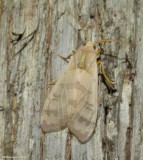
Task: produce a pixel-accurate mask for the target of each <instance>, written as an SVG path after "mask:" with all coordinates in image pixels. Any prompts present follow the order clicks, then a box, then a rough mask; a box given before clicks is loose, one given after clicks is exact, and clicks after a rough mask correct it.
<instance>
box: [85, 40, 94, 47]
mask: <svg viewBox="0 0 143 160" xmlns="http://www.w3.org/2000/svg"><path fill="white" fill-rule="evenodd" d="M86 46H88V47H93V46H94V44H93V42H92V41H88V42H87V43H86Z"/></svg>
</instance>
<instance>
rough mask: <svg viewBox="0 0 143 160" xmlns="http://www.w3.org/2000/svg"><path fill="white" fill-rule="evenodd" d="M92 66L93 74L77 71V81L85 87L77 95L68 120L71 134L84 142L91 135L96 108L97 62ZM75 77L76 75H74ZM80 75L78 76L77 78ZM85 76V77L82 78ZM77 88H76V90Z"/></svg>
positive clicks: (94, 122) (95, 117)
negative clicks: (72, 112) (71, 114)
mask: <svg viewBox="0 0 143 160" xmlns="http://www.w3.org/2000/svg"><path fill="white" fill-rule="evenodd" d="M92 67H94V69H93V74H92V75H90V74H89V73H88V72H86V71H85V70H82V71H79V72H80V73H83V74H80V73H78V74H79V76H78V79H77V81H78V82H79V83H80V85H81V86H84V88H86V89H82V94H81V93H80V95H78V96H77V100H78V102H77V105H75V106H74V105H73V106H72V108H73V110H74V109H75V107H76V112H75V114H73V116H72V117H71V119H70V121H69V122H68V128H69V130H70V131H71V133H72V134H73V135H75V136H76V137H77V139H78V140H79V141H80V142H86V141H87V140H88V139H89V138H90V137H91V135H92V133H93V131H94V128H95V124H96V119H97V109H98V98H97V97H98V95H97V94H98V92H97V90H98V72H97V64H94V65H93V66H92ZM75 77H76V76H75ZM79 77H80V78H79ZM84 77H85V78H84ZM78 90H79V88H77V92H78Z"/></svg>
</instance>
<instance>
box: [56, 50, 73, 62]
mask: <svg viewBox="0 0 143 160" xmlns="http://www.w3.org/2000/svg"><path fill="white" fill-rule="evenodd" d="M74 54H75V51H72V52H71V53H70V54H69V55H68V56H66V57H65V56H63V55H59V57H60V58H62V59H63V60H64V61H66V62H69V61H68V59H70V57H71V56H73V55H74Z"/></svg>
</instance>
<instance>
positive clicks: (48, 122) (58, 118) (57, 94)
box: [41, 60, 75, 132]
mask: <svg viewBox="0 0 143 160" xmlns="http://www.w3.org/2000/svg"><path fill="white" fill-rule="evenodd" d="M73 68H74V63H73V60H71V61H70V62H69V64H68V66H67V68H66V69H65V72H64V73H63V74H62V75H61V76H60V77H59V79H58V81H57V83H56V84H55V86H54V87H53V88H52V90H51V92H50V94H49V97H48V98H47V100H46V102H45V104H44V107H43V109H42V114H41V128H42V130H43V131H44V132H56V131H60V130H62V129H64V128H66V126H67V120H68V116H67V103H68V93H67V90H66V86H67V85H66V84H67V83H69V81H70V80H71V81H73V80H72V79H73V78H74V72H73V71H74V70H75V69H73Z"/></svg>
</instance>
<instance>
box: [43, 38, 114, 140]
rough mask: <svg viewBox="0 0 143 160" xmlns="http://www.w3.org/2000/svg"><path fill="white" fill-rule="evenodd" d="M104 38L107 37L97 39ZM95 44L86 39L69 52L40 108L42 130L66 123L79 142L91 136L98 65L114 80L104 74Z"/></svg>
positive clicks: (61, 128)
mask: <svg viewBox="0 0 143 160" xmlns="http://www.w3.org/2000/svg"><path fill="white" fill-rule="evenodd" d="M106 42H110V40H99V41H96V43H100V44H101V43H106ZM94 46H95V42H91V41H88V42H87V43H86V45H85V46H82V47H80V48H79V49H78V50H77V51H76V52H75V53H73V54H71V55H72V56H71V57H70V61H69V63H68V65H67V67H66V68H65V70H64V71H63V73H62V74H61V75H60V76H59V78H58V81H57V83H56V84H55V86H54V87H53V88H52V90H51V92H50V94H49V96H48V98H47V99H46V102H45V104H44V107H43V109H42V114H41V128H42V130H43V131H44V132H57V131H60V130H63V129H65V128H66V127H67V128H68V129H69V131H70V132H71V133H72V134H73V135H74V136H75V137H76V138H77V139H78V140H79V141H80V142H82V143H84V142H86V141H87V140H88V139H89V138H90V137H91V135H92V133H93V131H94V129H95V125H96V120H97V110H98V65H101V72H102V74H103V76H104V78H105V80H106V81H107V82H109V83H114V82H113V81H111V80H110V79H109V78H108V77H107V76H106V74H105V72H104V67H103V63H102V61H101V60H98V58H99V56H100V54H101V52H102V47H99V48H98V49H94Z"/></svg>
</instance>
